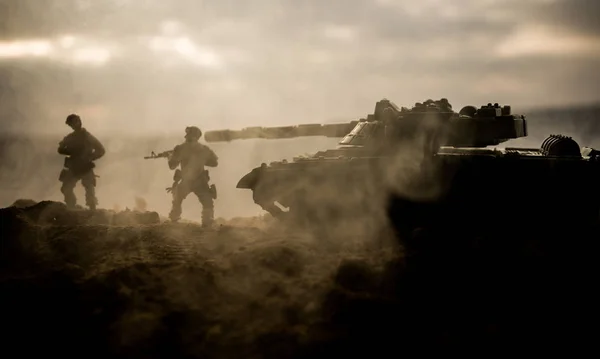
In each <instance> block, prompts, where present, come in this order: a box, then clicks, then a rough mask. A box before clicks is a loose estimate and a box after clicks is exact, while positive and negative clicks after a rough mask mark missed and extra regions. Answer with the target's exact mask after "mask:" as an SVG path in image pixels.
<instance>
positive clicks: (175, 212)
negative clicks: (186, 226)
mask: <svg viewBox="0 0 600 359" xmlns="http://www.w3.org/2000/svg"><path fill="white" fill-rule="evenodd" d="M180 217H181V202H179V203H178V202H177V201H176V200H173V204H172V207H171V212H169V219H170V220H171V222H173V223H176V222H177V221H179V218H180Z"/></svg>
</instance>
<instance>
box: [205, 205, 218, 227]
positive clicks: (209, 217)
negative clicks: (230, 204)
mask: <svg viewBox="0 0 600 359" xmlns="http://www.w3.org/2000/svg"><path fill="white" fill-rule="evenodd" d="M214 216H215V211H214V208H211V207H208V208H206V207H205V208H202V227H204V228H210V227H212V226H213V224H214V223H215V218H214Z"/></svg>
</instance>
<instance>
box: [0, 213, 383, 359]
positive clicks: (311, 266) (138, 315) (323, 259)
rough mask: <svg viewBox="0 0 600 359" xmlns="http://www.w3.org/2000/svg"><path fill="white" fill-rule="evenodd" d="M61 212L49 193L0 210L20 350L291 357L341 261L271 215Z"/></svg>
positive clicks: (3, 282)
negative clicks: (115, 216)
mask: <svg viewBox="0 0 600 359" xmlns="http://www.w3.org/2000/svg"><path fill="white" fill-rule="evenodd" d="M67 212H68V213H69V214H70V216H72V217H74V215H73V214H72V213H73V211H70V212H69V211H67V210H66V209H65V208H64V206H62V205H61V204H57V203H52V202H40V203H38V204H35V205H33V206H29V207H26V208H16V207H11V208H5V209H2V210H0V220H1V221H2V223H3V224H6V225H4V226H3V227H2V248H3V251H2V256H1V265H0V289H1V290H2V293H3V302H4V304H3V305H2V307H1V308H0V310H1V311H2V313H0V315H1V316H2V318H3V324H4V326H5V328H6V329H7V330H8V331H9V332H10V333H11V334H10V335H9V337H10V340H9V342H11V343H13V344H14V345H15V347H18V348H19V352H20V353H24V352H27V351H28V350H31V351H32V354H33V352H35V351H36V350H38V348H39V346H41V345H43V347H44V352H46V353H56V354H61V355H62V356H78V355H81V354H82V353H87V352H88V350H87V349H86V350H84V351H80V349H78V348H80V347H86V346H87V347H89V348H92V349H89V350H90V351H91V352H92V353H95V354H94V355H97V356H98V357H145V358H162V357H180V356H185V357H202V358H212V357H215V358H229V357H231V358H238V357H257V355H263V357H264V356H265V355H266V357H279V358H286V357H293V355H294V353H296V352H297V351H298V350H299V348H301V347H304V346H305V345H306V343H307V342H309V341H311V339H310V335H309V334H310V333H309V328H310V327H312V325H313V323H315V322H316V321H318V318H319V316H320V315H321V314H320V311H319V308H320V303H321V302H322V298H323V297H324V296H325V295H326V292H327V291H328V290H329V288H330V287H331V278H332V275H333V273H334V272H335V270H336V268H337V266H338V264H339V262H340V256H339V254H338V253H332V252H329V251H328V250H327V249H326V247H323V246H322V245H320V244H319V241H315V239H314V238H313V237H312V236H311V235H310V234H307V233H301V232H299V231H298V230H297V229H294V230H293V231H289V230H286V229H285V228H281V227H277V226H270V225H269V223H270V222H269V219H268V218H266V219H265V218H255V219H246V220H241V219H236V220H232V221H222V222H221V223H220V225H219V226H217V227H216V228H214V229H204V228H202V227H201V226H199V225H196V224H187V223H176V224H174V223H159V224H156V223H154V224H144V225H127V226H123V225H115V224H114V222H113V223H112V224H106V223H104V224H98V221H96V222H94V220H92V219H90V217H84V216H85V214H83V212H80V213H81V216H82V217H78V218H77V219H75V220H73V219H71V220H72V222H71V223H80V224H78V225H72V224H71V225H66V224H64V223H69V222H68V220H69V219H68V218H66V217H69V215H66V214H65V213H67ZM82 218H84V219H82ZM81 223H84V224H81ZM246 223H252V224H253V225H254V226H249V227H248V226H244V224H246ZM340 246H341V247H343V243H342V244H341V245H340ZM353 248H354V247H352V246H351V247H349V248H348V249H347V250H348V251H352V250H354V249H353ZM364 254H365V255H366V253H364ZM356 255H358V256H360V253H358V254H356ZM385 255H388V256H389V255H391V252H386V253H385ZM381 258H382V259H383V258H385V256H382V257H381ZM31 323H36V324H35V325H33V326H32V325H31ZM31 340H35V341H36V343H38V344H37V345H36V346H28V345H27V343H29V342H30V341H31ZM74 343H77V346H76V347H75V344H74ZM86 356H89V355H87V354H86Z"/></svg>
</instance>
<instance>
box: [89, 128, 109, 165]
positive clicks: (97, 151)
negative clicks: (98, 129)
mask: <svg viewBox="0 0 600 359" xmlns="http://www.w3.org/2000/svg"><path fill="white" fill-rule="evenodd" d="M90 141H91V142H92V148H93V149H94V153H93V154H92V161H95V160H97V159H100V158H102V157H103V156H104V154H105V153H106V149H105V148H104V146H103V145H102V143H101V142H100V141H98V139H97V138H96V137H94V136H93V135H92V134H90Z"/></svg>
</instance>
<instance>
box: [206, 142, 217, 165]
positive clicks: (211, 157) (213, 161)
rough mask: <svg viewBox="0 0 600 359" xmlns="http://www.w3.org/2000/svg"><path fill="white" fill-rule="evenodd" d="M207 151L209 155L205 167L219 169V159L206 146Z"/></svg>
mask: <svg viewBox="0 0 600 359" xmlns="http://www.w3.org/2000/svg"><path fill="white" fill-rule="evenodd" d="M205 149H206V153H207V156H206V163H205V165H206V166H208V167H217V166H218V165H219V157H217V154H216V153H215V152H214V151H213V150H211V149H210V148H209V147H208V146H205Z"/></svg>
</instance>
